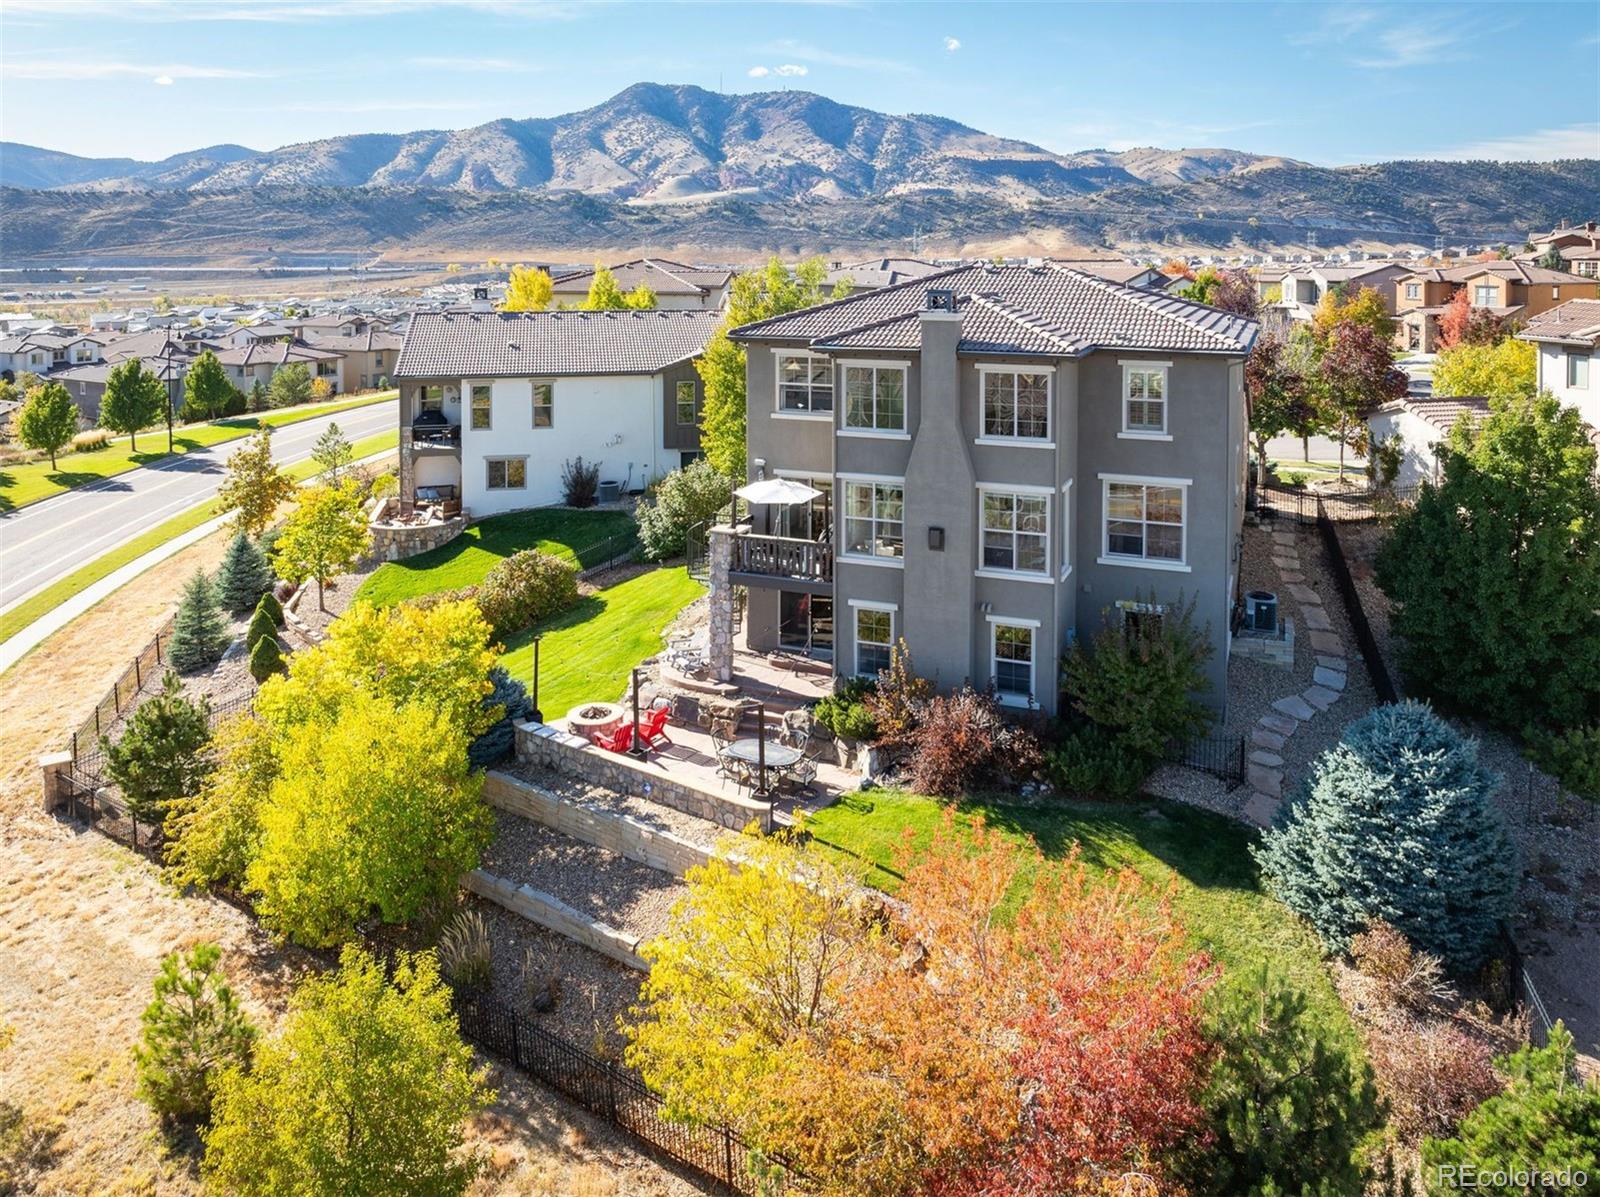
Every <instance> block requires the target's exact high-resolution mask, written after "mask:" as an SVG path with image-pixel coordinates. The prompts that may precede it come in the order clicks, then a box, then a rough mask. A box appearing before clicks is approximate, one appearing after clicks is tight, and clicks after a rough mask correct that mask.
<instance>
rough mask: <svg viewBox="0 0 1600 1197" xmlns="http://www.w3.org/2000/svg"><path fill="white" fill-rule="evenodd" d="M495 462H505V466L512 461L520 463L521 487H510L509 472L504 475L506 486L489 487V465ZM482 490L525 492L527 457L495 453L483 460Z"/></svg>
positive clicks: (524, 455)
mask: <svg viewBox="0 0 1600 1197" xmlns="http://www.w3.org/2000/svg"><path fill="white" fill-rule="evenodd" d="M496 461H503V462H506V463H507V464H510V463H511V462H513V461H520V462H521V463H522V485H521V486H512V485H511V481H510V479H511V475H510V473H509V472H507V474H506V485H504V486H490V485H489V465H490V463H491V462H496ZM483 489H484V490H486V491H488V490H527V489H528V458H527V455H526V454H517V453H511V454H504V453H496V454H493V455H491V456H488V457H485V458H483Z"/></svg>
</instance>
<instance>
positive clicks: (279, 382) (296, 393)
mask: <svg viewBox="0 0 1600 1197" xmlns="http://www.w3.org/2000/svg"><path fill="white" fill-rule="evenodd" d="M309 402H311V371H309V370H307V369H306V368H305V366H304V365H303V364H301V363H300V362H290V363H289V364H288V365H287V366H280V367H278V369H277V370H275V371H273V374H272V382H271V383H269V384H268V385H267V406H268V407H295V406H297V405H299V404H301V403H309Z"/></svg>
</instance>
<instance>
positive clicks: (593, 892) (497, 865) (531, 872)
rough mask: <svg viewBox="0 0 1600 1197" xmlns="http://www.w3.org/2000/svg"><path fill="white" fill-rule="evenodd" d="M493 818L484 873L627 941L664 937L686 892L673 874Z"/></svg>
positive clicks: (516, 819) (504, 815) (509, 817)
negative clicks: (534, 892)
mask: <svg viewBox="0 0 1600 1197" xmlns="http://www.w3.org/2000/svg"><path fill="white" fill-rule="evenodd" d="M495 816H496V821H497V830H496V832H495V838H494V842H493V843H491V844H490V845H489V848H488V850H487V851H486V852H484V854H483V861H482V868H483V869H484V870H485V871H486V872H490V873H493V874H495V875H496V876H497V877H505V878H507V879H508V880H511V881H515V882H517V883H519V884H525V885H531V886H533V887H534V888H535V889H539V890H543V891H544V892H545V893H547V894H551V895H553V896H554V897H557V898H559V899H561V901H563V902H565V903H566V904H567V905H568V906H570V907H572V908H573V909H574V910H577V911H579V912H580V913H582V914H585V915H587V916H588V917H589V918H592V919H598V920H599V921H601V922H605V923H609V924H610V925H611V926H613V927H615V928H617V930H619V931H625V932H627V933H628V934H629V935H634V936H637V937H638V938H640V939H649V938H651V937H652V936H654V935H659V934H660V933H661V932H663V931H665V930H666V929H667V923H668V919H669V916H670V914H671V912H672V905H673V903H674V902H676V901H677V900H678V899H679V898H680V897H682V896H683V895H684V894H685V893H687V892H688V890H687V887H686V886H684V884H683V883H682V882H681V881H679V880H678V879H677V878H675V877H673V876H672V875H671V874H670V873H663V872H661V871H660V870H658V869H652V868H651V867H650V866H649V865H643V864H639V863H638V862H637V861H632V860H629V859H628V858H627V857H625V856H618V855H617V854H616V853H614V852H607V851H606V850H605V849H604V848H597V847H595V846H594V845H593V844H586V843H584V842H583V841H582V840H575V839H573V838H572V837H570V836H566V835H562V834H561V833H560V832H559V831H555V830H553V829H551V828H549V827H546V826H544V825H543V824H541V823H535V822H533V821H532V820H531V819H524V818H522V817H521V816H520V815H513V814H509V813H508V812H506V811H496V812H495Z"/></svg>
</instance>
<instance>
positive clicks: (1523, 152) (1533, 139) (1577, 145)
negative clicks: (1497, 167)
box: [1414, 122, 1600, 162]
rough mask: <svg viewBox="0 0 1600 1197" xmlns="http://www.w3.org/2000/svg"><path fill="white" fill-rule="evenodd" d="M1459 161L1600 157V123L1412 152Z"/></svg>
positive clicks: (1419, 156) (1551, 159) (1543, 160)
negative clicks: (1475, 159) (1423, 151)
mask: <svg viewBox="0 0 1600 1197" xmlns="http://www.w3.org/2000/svg"><path fill="white" fill-rule="evenodd" d="M1414 156H1415V157H1417V158H1443V159H1446V160H1448V161H1453V162H1461V161H1466V160H1468V159H1474V158H1491V159H1494V160H1497V161H1500V162H1552V161H1554V160H1556V159H1558V158H1600V122H1590V123H1587V124H1579V125H1564V126H1561V127H1559V128H1555V129H1534V130H1531V131H1529V132H1527V133H1519V134H1514V135H1512V136H1510V137H1489V138H1484V139H1483V140H1480V141H1473V142H1468V143H1467V144H1465V145H1458V146H1454V147H1451V148H1449V149H1444V150H1433V151H1430V152H1426V153H1421V154H1416V155H1414Z"/></svg>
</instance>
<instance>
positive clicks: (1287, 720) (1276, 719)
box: [1258, 714, 1310, 736]
mask: <svg viewBox="0 0 1600 1197" xmlns="http://www.w3.org/2000/svg"><path fill="white" fill-rule="evenodd" d="M1306 717H1307V718H1308V719H1309V718H1310V715H1309V714H1308V715H1307V716H1306ZM1258 722H1259V724H1260V726H1262V727H1264V728H1266V729H1267V730H1268V731H1269V732H1276V733H1277V734H1278V735H1280V736H1292V735H1294V733H1295V732H1296V731H1298V730H1299V728H1300V721H1299V720H1298V719H1295V718H1293V717H1292V716H1289V715H1263V716H1261V718H1260V720H1259V721H1258Z"/></svg>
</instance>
